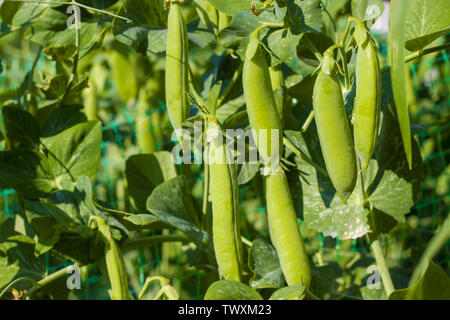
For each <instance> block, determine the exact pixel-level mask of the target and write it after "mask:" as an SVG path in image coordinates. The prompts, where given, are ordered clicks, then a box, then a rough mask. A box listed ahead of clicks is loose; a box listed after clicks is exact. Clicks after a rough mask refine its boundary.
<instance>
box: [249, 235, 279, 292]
mask: <svg viewBox="0 0 450 320" xmlns="http://www.w3.org/2000/svg"><path fill="white" fill-rule="evenodd" d="M248 264H249V267H250V270H252V272H253V276H252V278H251V279H250V282H249V284H250V286H252V287H253V288H255V289H264V288H281V287H282V286H283V285H284V276H283V271H282V270H281V266H280V262H279V260H278V255H277V252H276V251H275V248H274V247H273V246H271V245H270V244H269V243H267V242H266V241H264V240H263V239H262V238H258V239H255V240H254V241H253V244H252V247H251V249H250V254H249V261H248Z"/></svg>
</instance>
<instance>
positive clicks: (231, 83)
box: [217, 63, 244, 109]
mask: <svg viewBox="0 0 450 320" xmlns="http://www.w3.org/2000/svg"><path fill="white" fill-rule="evenodd" d="M243 66H244V65H243V64H242V63H241V65H240V66H239V68H238V69H237V70H236V71H235V72H234V74H233V77H232V78H231V81H230V83H229V84H228V86H227V87H226V88H225V90H224V92H223V94H222V96H221V97H220V98H219V100H217V109H218V108H220V106H221V105H222V103H223V102H224V100H225V99H226V98H227V96H228V95H229V94H230V92H231V89H233V86H234V84H235V83H236V81H237V80H238V79H239V76H240V75H241V73H242V68H243Z"/></svg>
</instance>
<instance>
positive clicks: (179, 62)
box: [165, 2, 189, 138]
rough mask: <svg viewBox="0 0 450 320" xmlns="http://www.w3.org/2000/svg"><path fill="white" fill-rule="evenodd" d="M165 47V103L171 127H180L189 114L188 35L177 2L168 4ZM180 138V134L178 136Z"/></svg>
mask: <svg viewBox="0 0 450 320" xmlns="http://www.w3.org/2000/svg"><path fill="white" fill-rule="evenodd" d="M167 25H168V27H167V47H166V76H165V77H166V78H165V82H166V104H167V111H168V114H169V120H170V122H171V123H172V126H173V128H174V129H175V130H176V129H181V127H182V124H183V122H184V121H185V120H186V119H187V117H188V116H189V104H188V101H187V96H186V93H187V90H188V88H187V85H188V70H189V69H188V68H189V66H188V37H187V30H186V24H185V23H184V20H183V16H182V14H181V9H180V5H179V4H178V3H177V2H172V3H171V4H170V10H169V16H168V22H167ZM179 138H180V136H179Z"/></svg>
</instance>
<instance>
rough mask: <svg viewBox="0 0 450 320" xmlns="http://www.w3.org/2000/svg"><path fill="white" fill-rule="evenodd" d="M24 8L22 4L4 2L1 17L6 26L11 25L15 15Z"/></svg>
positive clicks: (0, 10) (0, 8)
mask: <svg viewBox="0 0 450 320" xmlns="http://www.w3.org/2000/svg"><path fill="white" fill-rule="evenodd" d="M20 7H22V2H9V1H7V2H3V4H2V5H1V7H0V17H1V18H2V20H3V22H5V23H6V24H11V22H12V19H13V18H14V15H15V14H16V13H17V11H19V9H20Z"/></svg>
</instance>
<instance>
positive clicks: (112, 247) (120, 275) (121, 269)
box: [91, 216, 129, 300]
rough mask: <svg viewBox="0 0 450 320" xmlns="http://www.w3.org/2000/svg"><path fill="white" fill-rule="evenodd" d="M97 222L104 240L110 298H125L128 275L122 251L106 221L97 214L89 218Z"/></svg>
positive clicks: (127, 296) (126, 296) (126, 297)
mask: <svg viewBox="0 0 450 320" xmlns="http://www.w3.org/2000/svg"><path fill="white" fill-rule="evenodd" d="M91 219H92V220H95V221H96V223H97V227H98V231H99V232H100V234H101V235H102V237H103V240H104V241H105V263H106V268H107V270H108V277H109V282H110V284H111V299H112V300H127V299H129V295H128V276H127V272H126V269H125V262H124V261H123V256H122V252H121V251H120V248H119V246H118V245H117V243H116V241H115V240H114V238H113V236H112V234H111V230H110V229H109V226H108V225H107V224H106V222H105V221H104V220H103V219H102V218H100V217H97V216H93V217H92V218H91Z"/></svg>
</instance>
